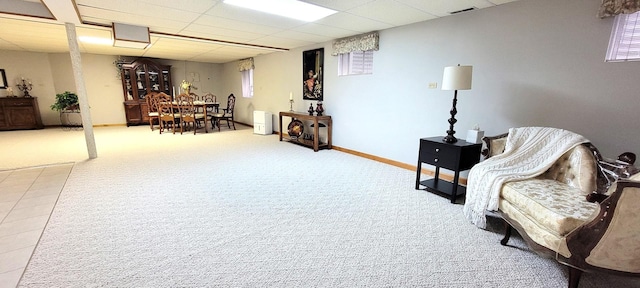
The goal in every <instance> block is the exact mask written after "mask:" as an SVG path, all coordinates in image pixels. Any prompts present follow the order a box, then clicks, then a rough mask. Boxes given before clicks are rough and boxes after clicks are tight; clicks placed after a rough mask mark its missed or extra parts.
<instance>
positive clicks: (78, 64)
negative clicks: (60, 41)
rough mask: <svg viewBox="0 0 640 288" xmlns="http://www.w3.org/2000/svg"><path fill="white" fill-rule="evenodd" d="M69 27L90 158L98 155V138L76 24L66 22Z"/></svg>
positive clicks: (70, 49)
mask: <svg viewBox="0 0 640 288" xmlns="http://www.w3.org/2000/svg"><path fill="white" fill-rule="evenodd" d="M64 27H65V28H66V29H67V40H68V41H69V54H71V67H72V68H73V78H74V79H75V82H76V90H77V93H76V94H78V102H79V104H80V115H82V128H83V130H84V138H85V141H86V142H87V152H88V153H89V159H94V158H97V157H98V152H97V150H96V139H95V137H94V135H93V122H91V110H89V109H90V108H89V99H88V98H87V89H86V88H85V86H84V78H83V77H82V58H81V57H80V48H79V47H78V40H77V39H76V25H75V24H73V23H65V24H64Z"/></svg>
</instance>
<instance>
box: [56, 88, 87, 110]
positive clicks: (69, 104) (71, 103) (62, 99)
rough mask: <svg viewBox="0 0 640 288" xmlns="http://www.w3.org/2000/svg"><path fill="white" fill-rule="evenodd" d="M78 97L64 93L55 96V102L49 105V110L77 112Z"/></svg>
mask: <svg viewBox="0 0 640 288" xmlns="http://www.w3.org/2000/svg"><path fill="white" fill-rule="evenodd" d="M79 109H80V107H79V106H78V95H76V93H73V92H69V91H64V93H60V94H56V102H54V103H53V105H51V110H54V111H61V112H62V111H63V110H79Z"/></svg>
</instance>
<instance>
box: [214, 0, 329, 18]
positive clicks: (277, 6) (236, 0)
mask: <svg viewBox="0 0 640 288" xmlns="http://www.w3.org/2000/svg"><path fill="white" fill-rule="evenodd" d="M224 3H226V4H230V5H234V6H239V7H243V8H248V9H251V10H256V11H260V12H265V13H269V14H275V15H279V16H284V17H288V18H293V19H297V20H302V21H306V22H313V21H316V20H318V19H322V18H324V17H327V16H329V15H331V14H334V13H336V12H337V11H335V10H331V9H327V8H324V7H320V6H316V5H313V4H309V3H305V2H301V1H296V0H268V1H267V0H224Z"/></svg>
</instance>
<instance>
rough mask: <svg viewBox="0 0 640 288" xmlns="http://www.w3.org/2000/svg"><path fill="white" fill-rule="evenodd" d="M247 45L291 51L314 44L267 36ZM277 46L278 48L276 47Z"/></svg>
mask: <svg viewBox="0 0 640 288" xmlns="http://www.w3.org/2000/svg"><path fill="white" fill-rule="evenodd" d="M247 43H251V44H255V45H263V46H272V47H282V48H287V49H293V48H295V47H301V46H307V45H311V44H314V43H315V42H312V41H304V40H295V39H289V38H283V37H276V36H269V37H264V38H260V39H257V40H254V41H249V42H247ZM276 45H278V46H276Z"/></svg>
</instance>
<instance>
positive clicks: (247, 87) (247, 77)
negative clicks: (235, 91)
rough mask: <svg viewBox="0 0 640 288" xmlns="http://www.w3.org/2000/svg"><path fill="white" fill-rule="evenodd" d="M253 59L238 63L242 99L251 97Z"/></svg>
mask: <svg viewBox="0 0 640 288" xmlns="http://www.w3.org/2000/svg"><path fill="white" fill-rule="evenodd" d="M253 69H255V66H254V65H253V58H247V59H242V60H240V61H238V71H240V73H242V97H245V98H251V97H253Z"/></svg>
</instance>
